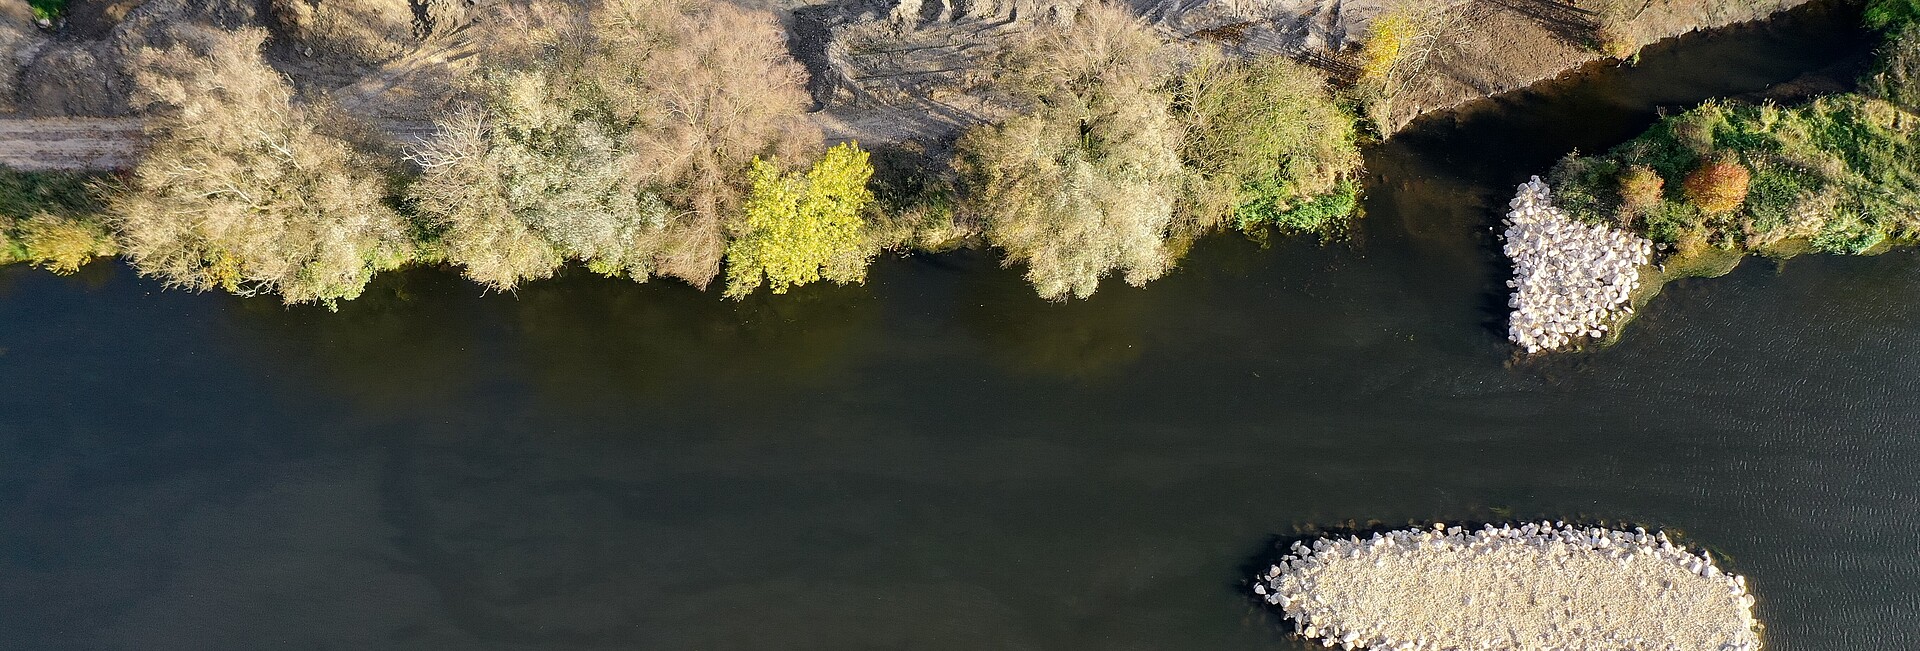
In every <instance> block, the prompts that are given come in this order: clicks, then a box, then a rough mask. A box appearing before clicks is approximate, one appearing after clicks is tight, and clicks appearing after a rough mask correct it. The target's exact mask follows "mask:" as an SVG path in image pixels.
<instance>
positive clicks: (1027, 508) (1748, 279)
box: [0, 12, 1920, 651]
mask: <svg viewBox="0 0 1920 651" xmlns="http://www.w3.org/2000/svg"><path fill="white" fill-rule="evenodd" d="M1851 21H1852V17H1850V16H1844V15H1827V14H1822V13H1818V12H1812V13H1804V14H1802V15H1800V16H1799V17H1797V18H1795V19H1792V20H1788V21H1784V22H1781V23H1777V24H1775V25H1774V26H1771V27H1767V28H1755V29H1745V30H1738V31H1735V32H1731V33H1727V34H1722V35H1717V36H1714V37H1710V38H1706V39H1693V40H1689V41H1686V42H1684V43H1682V44H1679V45H1676V46H1672V47H1663V48H1660V49H1659V50H1657V51H1655V52H1653V53H1651V54H1649V55H1648V56H1647V57H1646V59H1645V61H1644V64H1643V66H1642V67H1640V68H1637V69H1607V70H1599V71H1594V72H1591V73H1589V74H1586V75H1583V76H1581V77H1580V78H1578V79H1576V80H1571V81H1565V82H1556V83H1553V84H1548V85H1546V86H1543V87H1542V90H1541V91H1539V92H1527V93H1521V94H1517V95H1513V96H1509V97H1505V98H1502V99H1500V100H1498V101H1494V102H1488V103H1484V104H1482V105H1479V106H1476V107H1474V108H1472V109H1470V110H1467V111H1464V112H1461V113H1458V114H1455V115H1452V116H1443V117H1440V118H1438V119H1433V120H1429V121H1427V122H1425V123H1422V124H1420V125H1419V126H1417V127H1416V129H1415V130H1414V131H1413V132H1411V133H1409V134H1407V135H1406V136H1405V137H1402V138H1400V139H1398V140H1396V141H1395V142H1394V143H1392V144H1390V145H1388V146H1385V147H1382V148H1378V149H1376V150H1374V151H1372V152H1371V154H1370V155H1369V164H1370V166H1371V169H1372V170H1374V172H1375V175H1376V176H1375V177H1374V178H1373V179H1372V182H1371V184H1370V190H1369V192H1370V196H1369V198H1368V201H1367V205H1368V210H1369V213H1370V215H1369V216H1368V217H1367V218H1366V219H1365V220H1364V222H1363V223H1362V225H1361V226H1360V231H1359V233H1358V236H1357V237H1356V239H1355V241H1354V242H1352V243H1351V244H1344V245H1333V246H1326V247H1320V246H1317V245H1313V244H1304V243H1290V244H1284V245H1280V246H1277V247H1275V248H1272V249H1266V250H1263V249H1260V248H1258V247H1256V246H1254V245H1252V244H1249V243H1247V242H1244V241H1241V240H1238V239H1236V238H1217V239H1215V240H1213V241H1210V242H1207V243H1206V244H1205V245H1204V246H1202V247H1201V248H1200V250H1198V251H1196V252H1195V253H1194V255H1193V256H1192V257H1191V258H1190V259H1189V260H1188V261H1187V263H1186V264H1185V266H1184V268H1183V269H1182V270H1180V271H1179V272H1177V273H1175V274H1173V275H1172V276H1171V277H1169V278H1167V279H1165V280H1163V281H1160V282H1157V283H1154V284H1152V285H1150V286H1148V287H1147V288H1145V289H1130V288H1125V287H1122V286H1119V285H1118V284H1115V285H1113V286H1110V287H1108V288H1106V289H1104V290H1102V291H1101V293H1100V294H1099V295H1097V296H1096V297H1095V298H1094V299H1093V300H1091V301H1086V302H1077V303H1069V304H1064V305H1056V304H1048V303H1044V302H1041V301H1039V300H1037V299H1035V298H1033V296H1032V292H1031V291H1030V290H1029V289H1028V288H1027V287H1026V286H1025V285H1024V284H1023V283H1022V282H1021V280H1020V278H1019V276H1018V273H1017V271H1009V270H1001V269H998V268H997V267H996V265H995V263H994V261H993V260H992V259H991V258H990V257H987V256H984V255H980V254H976V253H959V254H953V255H942V256H931V257H918V258H912V259H908V260H902V261H888V262H883V263H881V264H879V265H878V266H877V267H876V268H875V270H874V272H873V274H872V280H871V281H870V282H869V283H868V284H867V285H866V286H864V287H854V288H832V287H825V288H809V289H807V290H805V291H801V292H798V293H797V294H795V295H790V296H787V297H780V298H766V297H762V298H758V299H755V300H751V301H748V302H747V303H745V304H740V305H736V304H732V303H727V302H723V301H720V300H718V299H717V297H715V296H713V295H710V294H700V293H697V292H695V291H693V290H691V289H688V288H686V287H683V286H679V285H674V284H668V283H661V284H655V285H644V286H641V285H633V284H630V283H627V282H622V281H611V280H602V279H597V278H593V277H590V276H588V275H585V274H579V275H575V276H572V277H568V278H565V279H561V280H557V281H552V282H543V283H536V284H534V285H532V286H529V287H527V288H525V289H524V290H522V291H521V292H520V293H519V294H518V295H517V296H482V295H481V292H480V290H479V289H478V288H477V287H476V286H474V285H472V284H469V283H467V282H465V281H461V280H459V279H457V278H455V277H454V276H453V275H451V274H449V273H445V272H441V271H434V270H421V271H414V272H408V273H402V274H392V275H388V276H383V277H382V278H381V279H379V280H378V281H377V283H376V287H374V288H373V289H372V290H371V291H370V292H369V294H368V296H367V297H365V298H362V299H360V300H358V301H354V302H353V303H351V304H348V305H347V306H345V308H344V309H343V310H342V311H341V312H340V313H339V314H328V313H325V312H323V311H319V310H315V309H294V310H286V309H283V308H281V307H280V306H279V305H278V304H277V303H275V302H274V301H272V300H270V299H238V298H233V297H229V296H224V295H214V294H208V295H192V294H185V293H180V292H174V291H162V290H161V289H160V288H159V287H158V286H157V285H156V284H155V283H152V282H149V281H145V280H140V279H137V278H135V277H134V276H133V275H132V274H131V273H130V272H128V271H126V270H125V269H124V268H123V267H120V266H117V265H112V264H98V265H95V266H93V267H91V268H89V269H87V270H85V271H84V272H83V273H82V274H81V275H80V276H77V277H73V278H57V277H53V276H50V275H47V274H45V273H43V272H39V271H34V270H30V269H24V268H20V267H19V266H14V267H11V268H6V269H0V348H4V350H3V351H0V647H3V648H10V649H11V648H18V649H265V648H294V649H321V648H326V649H361V648H410V649H429V648H431V649H442V648H446V649H526V648H545V649H1304V648H1306V647H1304V646H1301V645H1299V644H1298V643H1297V642H1293V641H1289V640H1288V639H1287V638H1286V637H1285V636H1283V635H1281V634H1280V633H1279V632H1277V626H1278V622H1277V621H1276V619H1275V618H1274V617H1272V616H1271V615H1269V614H1267V613H1266V612H1265V611H1263V610H1261V609H1257V608H1255V607H1254V606H1253V605H1252V604H1251V603H1249V601H1248V600H1247V599H1246V598H1245V597H1244V596H1243V592H1242V588H1241V583H1240V582H1241V579H1242V578H1243V570H1242V567H1243V566H1244V565H1246V564H1247V563H1249V562H1250V561H1251V560H1252V559H1254V558H1256V557H1257V556H1259V555H1261V554H1263V553H1264V552H1265V545H1266V544H1267V541H1268V540H1270V538H1271V537H1272V536H1274V535H1278V534H1289V533H1291V532H1293V531H1295V529H1296V528H1297V527H1301V526H1305V525H1310V524H1330V523H1338V522H1342V521H1347V520H1359V521H1366V520H1382V521H1387V522H1401V521H1407V520H1419V521H1426V520H1436V519H1438V520H1459V519H1469V518H1471V519H1492V518H1503V517H1516V518H1529V517H1531V518H1539V517H1547V518H1562V517H1567V518H1572V517H1583V516H1584V517H1598V518H1607V519H1613V520H1630V521H1635V522H1642V523H1648V524H1654V525H1660V526H1666V527H1671V528H1677V529H1681V530H1684V532H1685V533H1686V534H1687V535H1689V536H1690V537H1691V538H1692V539H1694V540H1696V541H1700V542H1704V543H1706V544H1708V545H1711V546H1712V547H1713V548H1714V549H1715V550H1716V551H1718V552H1720V553H1721V554H1723V555H1724V556H1726V557H1727V558H1729V559H1730V561H1731V563H1732V565H1733V567H1734V568H1735V569H1737V570H1738V571H1740V572H1743V573H1746V574H1749V575H1750V576H1751V581H1752V585H1753V587H1754V589H1755V590H1756V591H1757V593H1758V594H1759V596H1760V599H1761V601H1760V604H1759V613H1760V615H1761V617H1762V618H1763V619H1764V620H1765V621H1766V622H1768V630H1767V636H1768V643H1769V648H1771V649H1794V650H1815V649H1824V650H1836V651H1839V650H1854V649H1880V648H1901V647H1903V646H1905V645H1906V644H1909V643H1911V641H1912V640H1916V639H1920V621H1916V620H1920V617H1915V616H1914V614H1913V613H1914V611H1915V608H1916V607H1920V559H1916V557H1915V554H1914V549H1915V548H1916V545H1920V496H1917V494H1920V433H1917V432H1916V431H1915V429H1916V427H1915V426H1916V424H1920V403H1917V402H1916V398H1917V397H1920V381H1916V380H1915V379H1914V378H1916V377H1917V376H1916V373H1915V371H1917V370H1920V349H1916V348H1915V347H1914V346H1912V345H1911V342H1913V341H1915V340H1916V338H1920V308H1917V307H1915V303H1914V301H1913V300H1912V297H1914V296H1920V256H1915V255H1913V254H1909V253H1896V254H1889V255H1884V256H1879V257H1873V258H1859V259H1839V258H1830V257H1809V258H1804V259H1800V260H1794V261H1792V262H1790V263H1788V264H1786V265H1784V266H1778V265H1774V264H1771V263H1764V262H1762V263H1750V264H1748V265H1746V266H1743V267H1742V268H1741V269H1740V270H1738V271H1737V272H1735V273H1734V274H1732V275H1731V276H1729V277H1726V278H1721V279H1716V280H1698V281H1686V282H1681V283H1677V284H1675V285H1672V286H1670V287H1669V288H1668V289H1667V291H1666V293H1664V294H1663V295H1662V296H1661V297H1660V298H1659V299H1657V300H1656V301H1655V302H1654V304H1653V305H1652V307H1651V308H1650V309H1649V310H1648V313H1647V314H1646V315H1645V316H1644V317H1643V318H1641V319H1640V320H1638V321H1637V322H1636V323H1635V324H1634V325H1633V327H1632V329H1631V331H1630V332H1629V333H1628V337H1627V339H1626V341H1625V342H1624V343H1623V344H1621V345H1620V346H1618V347H1615V348H1613V349H1610V350H1606V351H1603V352H1599V353H1594V354H1583V355H1576V356H1571V357H1565V358H1561V359H1557V360H1554V361H1550V362H1545V363H1522V364H1513V363H1511V360H1510V359H1509V350H1508V348H1507V346H1506V345H1505V343H1504V342H1503V341H1502V339H1501V334H1500V329H1499V328H1500V325H1499V321H1500V319H1501V314H1500V313H1499V311H1498V308H1499V306H1500V305H1501V304H1502V302H1503V297H1502V295H1501V293H1500V292H1501V291H1502V288H1501V287H1500V283H1501V281H1502V280H1504V278H1505V275H1506V273H1507V270H1506V268H1505V267H1504V265H1503V264H1502V262H1501V260H1500V259H1499V258H1498V257H1496V252H1495V250H1494V248H1493V246H1494V242H1493V241H1492V239H1491V234H1490V233H1489V232H1488V228H1489V227H1490V226H1492V225H1493V223H1494V221H1495V219H1496V217H1495V215H1494V214H1493V213H1492V209H1491V208H1490V207H1492V206H1501V205H1504V202H1505V200H1506V198H1507V196H1508V194H1509V193H1510V192H1511V187H1512V185H1513V184H1514V183H1517V182H1518V181H1520V180H1522V179H1524V178H1525V176H1526V175H1527V174H1528V173H1532V172H1537V171H1540V170H1544V169H1545V167H1546V166H1547V165H1548V164H1549V163H1550V162H1551V161H1552V160H1553V159H1554V158H1555V157H1557V156H1559V155H1560V154H1561V153H1564V152H1565V151H1566V150H1567V149H1569V148H1572V147H1581V148H1585V149H1598V148H1603V147H1605V146H1607V145H1610V144H1612V143H1614V142H1618V141H1619V140H1622V139H1624V138H1626V137H1627V136H1629V135H1631V134H1633V133H1635V132H1637V131H1638V130H1640V129H1641V128H1643V127H1644V126H1646V125H1647V124H1648V123H1649V122H1650V121H1651V120H1652V119H1653V115H1654V113H1653V110H1654V107H1655V106H1658V105H1681V104H1685V103H1690V102H1693V101H1697V100H1699V99H1702V98H1705V97H1709V96H1715V95H1729V94H1738V93H1745V92H1750V91H1753V90H1757V89H1760V88H1763V87H1765V86H1767V85H1768V84H1771V83H1776V82H1779V81H1783V80H1786V79H1789V78H1791V77H1793V76H1795V75H1796V74H1798V73H1799V72H1801V71H1804V70H1809V69H1814V68H1819V67H1822V66H1824V65H1826V64H1827V63H1828V62H1831V61H1834V60H1837V59H1839V58H1841V57H1843V56H1846V55H1847V54H1849V53H1851V52H1854V51H1855V50H1856V48H1857V47H1858V45H1859V42H1860V39H1862V38H1864V37H1863V36H1861V35H1860V34H1858V33H1855V32H1853V31H1851V30H1850V29H1848V28H1846V27H1845V26H1846V25H1848V24H1850V23H1851ZM1315 648H1318V647H1315Z"/></svg>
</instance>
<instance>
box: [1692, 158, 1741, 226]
mask: <svg viewBox="0 0 1920 651" xmlns="http://www.w3.org/2000/svg"><path fill="white" fill-rule="evenodd" d="M1752 180H1753V173H1752V172H1748V171H1747V168H1746V166H1744V165H1741V164H1739V163H1735V162H1733V161H1731V160H1727V159H1720V160H1715V161H1712V162H1709V163H1706V164H1704V165H1701V166H1700V167H1699V169H1695V170H1694V171H1693V173H1692V174H1688V175H1687V180H1686V182H1685V183H1684V184H1683V185H1684V187H1685V188H1686V190H1687V198H1688V199H1691V200H1693V205H1695V206H1697V207H1699V208H1700V209H1701V210H1703V211H1706V212H1710V213H1717V212H1727V211H1730V210H1733V209H1735V208H1739V207H1740V204H1741V203H1742V202H1744V201H1746V200H1747V184H1748V183H1749V182H1751V181H1752Z"/></svg>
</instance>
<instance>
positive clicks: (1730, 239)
mask: <svg viewBox="0 0 1920 651" xmlns="http://www.w3.org/2000/svg"><path fill="white" fill-rule="evenodd" d="M1866 16H1867V19H1868V21H1869V23H1870V24H1871V25H1873V26H1874V27H1877V28H1879V29H1882V30H1884V31H1885V32H1886V34H1887V36H1886V43H1885V44H1884V45H1883V46H1882V47H1881V50H1880V52H1879V55H1878V57H1877V61H1876V62H1875V64H1874V68H1873V70H1872V72H1870V73H1869V74H1868V75H1867V77H1866V78H1865V79H1862V80H1861V82H1860V86H1859V89H1858V90H1857V91H1855V92H1851V93H1844V94H1838V95H1831V96H1825V97H1819V98H1816V99H1814V100H1812V101H1810V102H1806V103H1804V104H1800V105H1796V106H1779V105H1776V104H1773V103H1757V104H1744V103H1735V102H1730V101H1711V102H1707V103H1704V104H1701V105H1700V106H1698V107H1696V108H1694V109H1691V110H1688V111H1686V112H1684V113H1680V114H1677V115H1672V116H1669V117H1666V118H1663V119H1662V120H1660V122H1659V123H1658V124H1655V125H1654V126H1653V127H1652V128H1651V129H1648V130H1647V131H1646V132H1645V133H1644V134H1641V135H1640V136H1638V137H1636V138H1634V139H1633V140H1630V141H1628V142H1626V143H1624V144H1621V145H1620V146H1617V147H1614V148H1613V149H1612V150H1611V151H1608V152H1607V153H1605V154H1602V155H1581V154H1577V153H1576V154H1572V155H1569V156H1567V157H1566V158H1564V159H1562V160H1561V161H1560V162H1559V163H1558V164H1557V165H1555V166H1554V168H1553V171H1552V174H1551V176H1550V178H1549V183H1550V185H1551V186H1552V205H1553V206H1554V209H1555V210H1556V211H1557V212H1559V213H1563V214H1564V215H1565V216H1566V218H1568V219H1570V220H1573V221H1577V222H1580V223H1582V224H1583V225H1586V226H1588V227H1591V228H1602V229H1608V230H1614V231H1624V232H1630V233H1635V234H1638V235H1641V236H1644V237H1646V238H1647V239H1649V240H1651V241H1653V242H1655V243H1657V245H1658V247H1659V249H1660V250H1661V253H1660V255H1659V257H1658V260H1656V261H1655V263H1654V264H1653V265H1642V266H1640V268H1639V269H1640V271H1639V273H1638V274H1637V279H1636V281H1635V282H1634V285H1635V288H1634V291H1632V292H1631V294H1630V297H1629V298H1628V299H1627V300H1626V301H1625V302H1623V303H1613V304H1606V305H1603V304H1600V303H1598V302H1595V301H1593V300H1589V299H1588V298H1583V297H1581V296H1575V295H1572V294H1562V295H1560V296H1559V297H1558V298H1559V300H1561V301H1563V302H1565V303H1571V304H1578V306H1579V308H1578V310H1577V311H1592V310H1596V309H1599V310H1610V311H1608V312H1607V313H1606V314H1605V316H1604V321H1605V322H1606V323H1607V327H1604V328H1584V329H1581V328H1573V329H1569V332H1570V336H1566V337H1560V338H1551V337H1549V338H1545V339H1538V340H1536V339H1524V340H1523V338H1522V334H1515V335H1514V337H1515V339H1514V341H1515V343H1516V344H1518V345H1520V346H1521V347H1522V348H1523V349H1525V350H1527V351H1528V352H1534V351H1535V350H1550V349H1559V348H1569V347H1575V346H1578V345H1579V344H1581V343H1582V342H1584V341H1589V340H1592V339H1598V340H1600V341H1602V342H1607V341H1613V340H1615V339H1616V338H1617V337H1618V336H1619V332H1620V330H1621V327H1622V326H1623V325H1624V324H1625V323H1626V321H1628V320H1629V319H1630V318H1631V315H1632V314H1633V312H1634V310H1636V309H1639V308H1643V307H1645V305H1646V304H1647V302H1648V301H1650V300H1652V298H1653V296H1654V295H1656V294H1657V293H1658V292H1659V290H1660V287H1661V285H1663V284H1664V283H1666V282H1668V281H1671V280H1675V279H1679V278H1686V277H1713V276H1720V275H1724V274H1726V273H1728V272H1730V271H1732V270H1733V268H1734V267H1735V266H1736V265H1738V264H1739V263H1740V261H1741V260H1742V259H1744V258H1745V257H1747V256H1749V255H1761V256H1766V257H1771V258H1776V259H1785V258H1791V257H1793V256H1797V255H1801V254H1804V253H1831V254H1840V255H1871V254H1875V253H1880V252H1883V251H1887V250H1889V249H1892V248H1894V247H1898V246H1910V245H1912V244H1914V243H1915V241H1916V239H1920V22H1916V21H1917V20H1920V2H1916V1H1915V0H1876V1H1875V2H1872V3H1869V5H1868V9H1867V13H1866ZM1514 235H1515V234H1514V233H1511V232H1510V233H1509V243H1508V250H1509V255H1510V256H1512V255H1514V252H1515V251H1516V250H1526V249H1528V248H1529V247H1532V246H1535V245H1534V244H1529V243H1528V242H1531V240H1526V241H1522V242H1515V241H1514V237H1513V236H1514ZM1598 253H1599V251H1597V250H1592V249H1586V250H1583V251H1582V252H1581V255H1597V254H1598ZM1516 260H1519V258H1517V257H1516ZM1608 298H1609V299H1610V300H1611V299H1613V298H1617V297H1615V296H1612V295H1609V296H1608ZM1537 304H1538V301H1527V300H1523V299H1522V297H1521V296H1520V292H1519V290H1516V294H1515V299H1514V301H1513V302H1512V303H1511V305H1512V306H1513V307H1514V310H1515V311H1514V314H1513V317H1512V319H1511V321H1510V324H1511V328H1510V329H1511V330H1512V331H1513V332H1515V333H1524V332H1525V331H1527V329H1528V323H1529V319H1531V318H1532V317H1530V316H1528V315H1527V314H1526V313H1527V312H1529V311H1530V310H1532V309H1534V308H1535V306H1536V305H1537Z"/></svg>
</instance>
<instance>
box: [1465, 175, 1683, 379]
mask: <svg viewBox="0 0 1920 651" xmlns="http://www.w3.org/2000/svg"><path fill="white" fill-rule="evenodd" d="M1507 207H1508V209H1509V210H1508V212H1507V219H1506V221H1505V224H1506V227H1507V228H1506V232H1505V233H1504V234H1503V237H1502V239H1504V240H1506V245H1505V246H1504V247H1503V249H1504V251H1505V252H1506V254H1507V257H1508V258H1509V259H1511V260H1513V279H1512V280H1509V281H1507V287H1510V288H1512V289H1513V295H1512V297H1510V298H1508V299H1507V307H1509V308H1512V309H1513V315H1512V316H1511V317H1509V319H1508V321H1507V339H1509V340H1511V341H1512V342H1513V343H1514V344H1515V345H1517V346H1519V347H1520V348H1522V349H1524V350H1525V351H1526V352H1528V353H1537V352H1540V351H1546V350H1557V349H1563V348H1568V347H1571V346H1574V345H1576V344H1579V343H1580V342H1583V341H1585V340H1587V339H1588V338H1595V339H1597V338H1601V337H1605V336H1606V335H1607V332H1608V331H1609V330H1611V329H1613V328H1615V327H1618V325H1619V324H1620V323H1621V322H1623V321H1624V320H1625V317H1627V316H1629V315H1631V314H1632V313H1633V307H1632V306H1631V305H1630V304H1629V301H1630V300H1631V299H1632V296H1633V290H1634V289H1635V288H1637V287H1639V286H1640V268H1641V267H1643V266H1646V265H1647V263H1648V261H1650V260H1651V259H1652V256H1653V242H1651V241H1648V240H1647V239H1646V238H1643V237H1640V236H1638V235H1634V234H1632V233H1628V232H1626V231H1621V230H1618V229H1613V228H1608V227H1605V226H1598V225H1593V224H1582V223H1580V222H1577V221H1574V220H1573V219H1572V218H1570V217H1567V216H1566V214H1565V213H1563V212H1561V211H1560V209H1558V208H1555V207H1554V206H1553V201H1552V197H1551V195H1550V192H1549V191H1548V189H1547V184H1546V183H1543V182H1541V181H1540V177H1538V176H1536V177H1533V178H1532V180H1529V181H1527V182H1526V183H1522V184H1520V188H1519V192H1518V193H1517V194H1516V195H1515V196H1514V198H1513V200H1512V201H1510V202H1508V204H1507Z"/></svg>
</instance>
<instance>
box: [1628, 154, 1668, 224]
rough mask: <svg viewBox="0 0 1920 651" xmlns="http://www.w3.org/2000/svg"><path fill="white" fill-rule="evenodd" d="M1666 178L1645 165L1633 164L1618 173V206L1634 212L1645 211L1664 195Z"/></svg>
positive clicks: (1652, 207) (1655, 204)
mask: <svg viewBox="0 0 1920 651" xmlns="http://www.w3.org/2000/svg"><path fill="white" fill-rule="evenodd" d="M1666 187H1667V182H1666V179H1662V178H1660V174H1659V173H1658V172H1655V171H1653V168H1651V167H1647V166H1645V165H1634V166H1631V167H1628V168H1627V169H1626V170H1624V171H1622V172H1621V173H1620V207H1621V208H1622V209H1624V210H1626V211H1627V212H1630V213H1634V214H1641V213H1645V212H1647V211H1649V210H1652V209H1654V208H1655V207H1657V206H1659V205H1660V201H1661V200H1662V199H1664V198H1665V197H1666Z"/></svg>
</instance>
